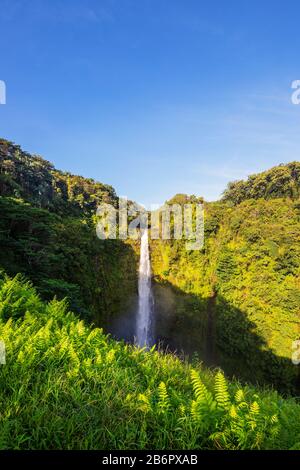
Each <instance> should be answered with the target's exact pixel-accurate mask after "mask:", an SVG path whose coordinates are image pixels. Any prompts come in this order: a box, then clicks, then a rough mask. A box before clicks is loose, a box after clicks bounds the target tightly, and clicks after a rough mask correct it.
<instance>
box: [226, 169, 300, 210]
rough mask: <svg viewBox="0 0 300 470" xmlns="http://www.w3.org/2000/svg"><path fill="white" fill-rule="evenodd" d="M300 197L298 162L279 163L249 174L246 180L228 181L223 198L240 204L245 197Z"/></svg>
mask: <svg viewBox="0 0 300 470" xmlns="http://www.w3.org/2000/svg"><path fill="white" fill-rule="evenodd" d="M283 197H288V198H291V199H298V198H299V197H300V163H299V162H291V163H288V164H287V165H279V166H275V167H274V168H271V169H270V170H267V171H264V172H262V173H259V174H256V175H251V176H249V178H248V179H247V180H246V181H235V182H233V183H229V184H228V187H227V189H226V191H225V192H224V200H225V201H229V202H231V203H233V204H240V203H241V202H242V201H245V200H246V199H252V198H253V199H259V198H264V199H273V198H283Z"/></svg>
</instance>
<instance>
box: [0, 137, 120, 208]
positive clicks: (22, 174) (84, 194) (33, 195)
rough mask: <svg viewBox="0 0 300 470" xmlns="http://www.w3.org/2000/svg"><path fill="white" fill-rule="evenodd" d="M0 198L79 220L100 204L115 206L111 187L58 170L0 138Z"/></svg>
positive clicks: (114, 195)
mask: <svg viewBox="0 0 300 470" xmlns="http://www.w3.org/2000/svg"><path fill="white" fill-rule="evenodd" d="M0 196H10V197H17V198H22V199H24V200H26V201H28V202H30V203H31V204H33V205H35V206H37V207H41V208H45V209H49V210H51V211H55V212H56V213H60V214H64V215H73V216H81V217H83V216H89V215H91V213H95V211H96V209H97V206H98V204H99V203H100V202H102V201H104V202H108V203H112V204H115V203H116V199H117V197H116V194H115V191H114V189H113V188H112V187H111V186H108V185H104V184H102V183H99V182H96V181H94V180H93V179H91V178H83V177H82V176H75V175H71V174H70V173H63V172H61V171H58V170H56V169H55V168H54V166H53V165H52V163H50V162H48V161H47V160H44V159H43V158H41V157H40V156H37V155H30V154H29V153H27V152H24V151H22V149H21V148H20V147H19V146H18V145H15V144H13V143H12V142H9V141H7V140H4V139H0Z"/></svg>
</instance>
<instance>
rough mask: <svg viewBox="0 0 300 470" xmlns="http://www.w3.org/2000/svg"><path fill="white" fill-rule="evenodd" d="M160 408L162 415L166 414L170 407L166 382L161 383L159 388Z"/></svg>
mask: <svg viewBox="0 0 300 470" xmlns="http://www.w3.org/2000/svg"><path fill="white" fill-rule="evenodd" d="M158 407H159V410H160V411H161V412H162V413H164V412H166V411H167V410H168V409H169V407H170V400H169V396H168V392H167V387H166V384H165V383H164V382H160V384H159V386H158Z"/></svg>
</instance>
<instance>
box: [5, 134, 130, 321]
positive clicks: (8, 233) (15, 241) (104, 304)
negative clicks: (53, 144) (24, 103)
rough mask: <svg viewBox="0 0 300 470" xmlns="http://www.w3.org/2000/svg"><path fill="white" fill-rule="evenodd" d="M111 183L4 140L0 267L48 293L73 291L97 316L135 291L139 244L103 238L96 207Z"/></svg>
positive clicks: (76, 302)
mask: <svg viewBox="0 0 300 470" xmlns="http://www.w3.org/2000/svg"><path fill="white" fill-rule="evenodd" d="M101 202H108V203H111V204H113V205H116V203H117V196H116V194H115V191H114V189H113V188H112V187H111V186H108V185H105V184H102V183H99V182H95V181H94V180H92V179H86V178H83V177H81V176H74V175H71V174H69V173H63V172H61V171H58V170H56V169H55V168H54V166H53V165H52V164H51V163H49V162H48V161H46V160H44V159H42V158H41V157H37V156H32V155H30V154H28V153H27V152H24V151H22V150H21V148H20V147H19V146H17V145H15V144H13V143H11V142H8V141H6V140H4V139H1V140H0V213H1V218H0V267H1V268H2V269H4V270H5V272H7V273H8V274H11V275H15V274H17V273H19V272H20V273H23V274H25V275H26V276H28V277H29V278H30V279H31V280H32V281H33V282H34V284H35V286H36V287H37V289H38V291H39V293H40V294H41V295H42V296H43V298H45V299H52V298H53V297H54V296H57V298H58V299H62V298H65V297H67V298H68V301H69V303H70V305H71V307H72V308H73V309H74V310H75V311H76V312H78V313H80V314H81V315H82V316H84V317H85V318H91V319H93V320H94V321H96V322H99V321H103V320H104V319H105V318H106V317H107V316H109V315H111V314H113V313H114V312H116V311H118V310H119V309H120V304H121V303H122V304H124V299H127V298H128V297H129V296H130V294H131V293H135V292H136V262H137V261H136V252H135V250H134V245H133V244H131V245H129V244H125V243H122V242H120V241H119V240H108V241H107V242H106V243H104V242H103V241H101V240H99V239H98V238H97V236H96V230H95V212H96V209H97V206H98V204H99V203H101Z"/></svg>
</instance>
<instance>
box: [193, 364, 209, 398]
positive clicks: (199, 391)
mask: <svg viewBox="0 0 300 470" xmlns="http://www.w3.org/2000/svg"><path fill="white" fill-rule="evenodd" d="M191 381H192V386H193V390H194V394H195V397H196V400H197V401H209V398H210V393H209V392H208V390H207V388H206V386H205V385H204V383H203V382H202V380H201V379H200V376H199V374H198V372H197V371H195V370H194V369H192V370H191Z"/></svg>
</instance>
